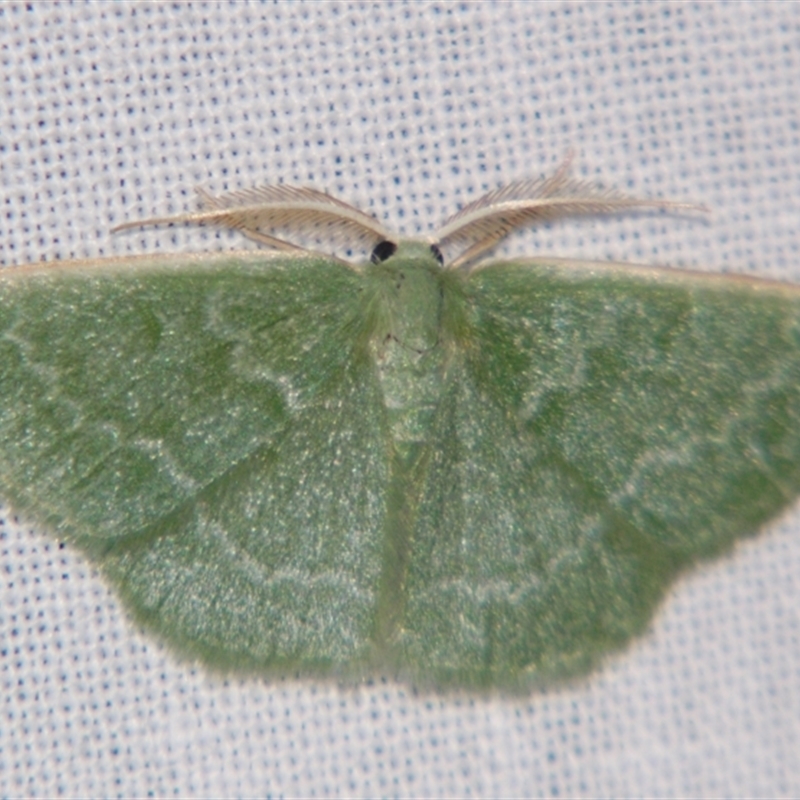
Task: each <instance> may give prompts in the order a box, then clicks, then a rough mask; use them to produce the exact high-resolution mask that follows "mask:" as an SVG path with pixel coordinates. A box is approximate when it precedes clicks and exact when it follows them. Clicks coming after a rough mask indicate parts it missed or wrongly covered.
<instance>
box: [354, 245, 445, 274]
mask: <svg viewBox="0 0 800 800" xmlns="http://www.w3.org/2000/svg"><path fill="white" fill-rule="evenodd" d="M390 258H394V259H403V260H404V261H405V262H407V263H420V264H429V263H431V262H432V261H434V262H436V263H437V264H438V265H439V266H440V267H441V266H444V258H443V256H442V251H441V250H440V249H439V246H438V245H437V244H435V243H432V242H426V241H414V240H406V241H401V242H399V243H398V242H393V241H391V240H388V239H385V240H383V241H381V242H378V244H376V245H375V247H373V248H372V255H371V256H370V261H371V262H372V263H373V264H382V263H383V262H384V261H388V260H389V259H390Z"/></svg>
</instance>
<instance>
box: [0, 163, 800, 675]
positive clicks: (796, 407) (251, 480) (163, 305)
mask: <svg viewBox="0 0 800 800" xmlns="http://www.w3.org/2000/svg"><path fill="white" fill-rule="evenodd" d="M203 202H204V206H205V208H204V210H203V211H201V212H199V213H197V214H190V215H186V216H183V217H177V218H175V219H174V220H161V219H156V220H147V221H145V223H134V224H146V223H154V222H156V223H157V222H164V221H179V222H180V221H190V222H192V221H194V222H200V223H213V224H218V225H224V226H228V227H231V228H236V229H239V230H241V231H242V232H243V233H244V234H245V235H246V236H249V237H251V238H253V239H255V240H257V241H259V242H261V243H264V244H267V245H270V246H271V247H272V248H273V252H272V253H266V254H265V253H264V252H258V251H256V252H252V251H251V252H231V253H219V254H203V255H192V256H182V255H176V256H169V257H159V256H144V257H138V258H130V259H128V258H124V259H108V260H99V261H77V262H68V263H59V264H49V265H38V264H37V265H29V266H23V267H16V268H10V269H6V270H3V271H2V272H0V495H1V496H2V497H3V498H4V499H6V500H7V501H8V502H10V503H11V505H12V506H13V508H14V509H15V510H16V511H18V512H20V513H22V514H24V515H25V516H27V517H28V518H30V519H32V520H34V521H36V522H37V523H38V524H40V525H42V526H44V527H45V528H47V529H49V530H50V531H52V533H53V534H55V535H56V536H58V537H59V538H62V539H65V540H67V541H70V542H73V543H74V544H76V545H77V546H79V547H80V548H82V549H83V550H84V551H85V552H86V553H87V554H88V555H89V556H90V557H91V559H93V561H94V562H95V563H96V564H97V565H98V566H99V567H100V569H101V570H102V571H103V573H104V574H105V575H106V576H107V577H108V579H109V580H110V581H111V582H112V583H113V584H114V585H115V586H116V587H117V589H118V591H119V593H120V595H121V596H122V598H123V599H124V602H125V604H126V606H127V607H128V608H129V609H130V610H131V611H132V612H133V613H134V615H135V617H136V618H137V619H138V620H139V621H141V622H142V623H143V624H144V625H145V626H146V627H148V628H150V629H152V630H153V631H155V632H156V633H157V634H159V635H160V636H161V637H162V638H163V639H164V640H165V641H167V642H168V643H170V644H172V645H173V646H175V647H177V648H178V649H179V650H180V651H182V652H183V653H185V654H188V655H190V656H192V657H197V658H200V659H201V660H202V661H204V662H205V663H207V664H209V665H212V666H216V667H220V668H223V669H240V670H254V671H259V670H261V671H269V672H271V673H276V672H277V673H287V672H288V673H291V674H294V673H311V674H321V675H334V676H344V677H349V678H358V677H361V676H366V675H374V674H376V673H385V672H391V673H392V674H395V673H396V674H399V675H401V676H406V677H408V678H410V679H412V680H416V681H420V682H423V683H427V684H432V685H437V686H444V687H451V686H455V687H459V686H460V687H487V686H488V687H506V688H512V689H523V690H524V689H525V688H527V687H530V686H531V685H533V684H535V683H541V682H544V681H552V680H556V679H561V678H564V677H566V676H571V675H576V674H580V673H583V672H585V671H587V670H588V669H589V668H591V667H592V666H593V665H594V664H595V663H596V662H597V661H598V659H599V658H600V657H601V656H603V655H604V654H605V653H607V652H609V651H611V650H614V649H616V648H619V647H621V646H622V645H624V644H625V643H626V642H628V641H629V640H630V639H631V637H632V636H634V635H636V634H638V633H640V632H642V631H643V630H644V629H645V628H646V626H647V624H648V621H649V620H650V618H651V615H652V613H653V610H654V608H655V607H656V605H657V603H658V602H659V600H660V598H661V597H662V596H663V594H664V592H665V589H666V588H667V587H668V585H669V583H670V581H671V580H672V579H673V578H674V577H675V575H676V574H677V573H679V572H680V571H681V570H682V569H684V568H685V567H687V566H688V565H690V564H692V563H694V562H695V561H697V560H698V559H699V558H704V557H708V556H712V555H715V554H718V553H720V552H723V551H724V550H726V549H727V548H729V547H730V546H731V545H732V543H733V542H734V541H735V539H736V538H737V537H739V536H743V535H747V534H752V533H754V532H755V531H756V530H757V529H758V527H759V526H760V525H761V524H762V523H763V522H765V521H766V520H768V519H769V518H770V517H772V516H773V515H775V514H776V513H777V512H778V511H780V510H781V509H782V508H784V507H785V506H786V505H787V504H789V503H790V502H792V500H793V499H794V498H795V497H796V496H797V495H798V493H800V291H798V288H797V287H794V286H787V285H783V284H779V283H770V282H767V281H759V280H755V279H747V278H738V279H732V278H729V277H721V276H715V275H701V274H692V273H689V272H679V271H667V270H662V269H652V268H644V267H634V266H626V265H623V264H611V263H586V262H575V261H563V260H558V259H550V258H540V259H528V260H522V261H519V260H516V261H513V260H506V261H494V262H479V261H478V259H479V258H480V257H481V256H482V255H483V254H484V253H485V252H486V251H487V250H489V249H490V248H491V247H492V246H494V245H495V244H496V243H497V242H498V241H500V240H501V239H502V238H503V237H504V236H505V235H506V234H508V233H509V232H510V231H511V230H513V229H514V228H516V227H518V226H520V225H523V224H528V223H532V222H536V221H541V220H543V219H552V218H554V217H557V216H560V215H563V214H574V213H595V212H609V211H617V210H620V209H625V208H631V207H636V206H641V205H651V206H664V205H669V204H664V203H657V202H655V203H647V202H641V201H636V200H632V199H628V198H625V197H622V196H618V195H615V194H611V193H605V192H601V191H599V190H597V189H594V188H592V187H590V186H587V185H585V184H581V183H579V182H576V181H573V180H570V179H568V178H567V177H566V175H565V170H564V169H562V170H560V171H559V172H558V173H557V174H556V175H555V176H553V177H551V178H548V179H545V180H540V181H532V182H531V181H525V182H520V183H516V184H512V185H511V186H509V187H506V188H505V189H501V190H497V191H494V192H490V193H489V194H488V195H486V196H485V197H483V198H481V199H480V200H478V201H476V202H474V203H471V204H470V205H468V206H466V207H465V208H464V209H462V211H460V212H459V213H458V214H456V215H455V217H453V218H452V219H451V220H449V221H448V222H447V223H445V225H444V226H443V227H442V228H441V230H440V231H439V232H438V233H437V234H436V235H435V236H434V237H432V238H431V239H430V240H426V241H397V240H396V238H395V237H393V236H392V234H391V233H389V232H388V231H385V230H384V229H383V227H382V225H380V223H379V222H377V221H376V220H375V219H374V218H372V217H371V216H368V215H367V214H364V213H362V212H360V211H358V210H357V209H355V208H352V207H351V206H349V205H347V204H345V203H342V202H340V201H338V200H335V199H333V198H331V197H329V196H328V195H326V194H322V193H321V192H317V191H312V190H309V189H299V188H294V187H286V186H273V187H265V188H260V189H254V190H251V191H244V192H233V193H230V194H226V195H223V196H221V197H211V196H210V195H206V194H204V195H203ZM672 207H675V206H674V205H673V206H672ZM122 227H131V226H130V225H126V226H122ZM286 229H288V230H290V231H291V232H292V235H293V237H294V240H298V238H300V239H302V238H303V237H305V238H306V239H308V238H310V239H312V240H315V241H325V242H327V243H329V244H331V243H332V244H334V245H337V244H341V243H342V242H347V243H350V244H352V245H353V246H358V247H364V248H366V249H367V250H371V251H372V260H371V262H370V263H365V264H352V263H349V262H346V261H341V260H339V259H337V258H334V257H332V256H326V255H320V254H319V253H315V252H311V251H309V250H307V249H302V248H300V247H299V246H298V245H296V244H291V243H290V242H289V241H287V240H286V239H284V238H279V237H278V236H276V235H275V232H276V231H280V230H286Z"/></svg>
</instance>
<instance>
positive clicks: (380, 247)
mask: <svg viewBox="0 0 800 800" xmlns="http://www.w3.org/2000/svg"><path fill="white" fill-rule="evenodd" d="M396 250H397V245H396V244H395V243H394V242H386V241H384V242H378V244H376V245H375V247H374V248H373V250H372V255H371V256H370V258H369V260H370V261H371V262H372V263H373V264H380V263H381V262H382V261H386V259H387V258H390V257H391V256H393V255H394V254H395V251H396Z"/></svg>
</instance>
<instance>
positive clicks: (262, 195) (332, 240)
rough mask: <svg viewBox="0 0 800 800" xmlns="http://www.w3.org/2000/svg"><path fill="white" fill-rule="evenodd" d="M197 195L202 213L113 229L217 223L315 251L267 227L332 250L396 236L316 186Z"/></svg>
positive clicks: (278, 245) (272, 243)
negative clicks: (324, 245) (317, 242)
mask: <svg viewBox="0 0 800 800" xmlns="http://www.w3.org/2000/svg"><path fill="white" fill-rule="evenodd" d="M197 193H198V194H199V196H200V200H201V203H202V206H203V208H202V210H201V211H197V212H194V213H191V214H179V215H177V216H174V217H152V218H150V219H144V220H138V221H135V222H125V223H123V224H122V225H117V226H116V227H115V228H113V229H112V233H116V232H118V231H123V230H128V229H130V228H138V227H141V226H144V225H174V224H180V223H191V224H199V225H218V226H220V227H224V228H231V229H234V230H238V231H240V232H241V233H243V234H244V235H245V236H247V237H248V238H249V239H252V240H253V241H256V242H258V243H259V244H265V245H268V246H269V247H273V248H275V249H277V250H284V251H289V252H294V253H303V254H308V253H309V252H312V251H309V250H308V249H306V248H303V247H300V246H299V245H296V244H293V243H292V242H289V241H286V240H285V239H282V238H278V237H276V236H273V235H271V234H269V233H266V232H264V231H263V230H262V228H266V229H268V230H279V229H283V230H286V231H288V232H290V233H291V234H292V236H298V237H301V238H314V239H315V240H317V241H324V242H326V243H327V244H328V245H330V246H331V247H332V248H333V249H335V248H336V247H339V246H345V247H347V248H352V247H354V246H363V247H364V249H366V250H368V251H371V250H372V249H373V248H374V247H375V245H376V244H378V242H382V241H386V240H392V241H394V240H395V239H396V237H394V236H392V235H391V234H390V233H389V232H388V231H387V230H386V229H385V228H384V227H383V226H382V225H381V224H380V223H379V222H378V220H376V219H375V218H374V217H371V216H370V215H369V214H365V213H364V212H363V211H359V210H358V209H357V208H355V207H354V206H351V205H349V204H348V203H345V202H343V201H341V200H337V199H336V198H335V197H331V196H330V195H328V194H325V193H324V192H318V191H317V190H315V189H304V188H302V187H298V186H260V187H256V188H254V189H244V190H241V191H234V192H228V193H226V194H223V195H220V196H219V197H214V196H213V195H211V194H209V193H208V192H206V191H205V190H203V189H197Z"/></svg>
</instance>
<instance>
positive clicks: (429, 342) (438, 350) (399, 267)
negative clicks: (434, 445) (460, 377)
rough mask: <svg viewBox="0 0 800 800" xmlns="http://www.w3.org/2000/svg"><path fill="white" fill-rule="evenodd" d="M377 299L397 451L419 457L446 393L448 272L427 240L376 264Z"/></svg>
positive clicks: (379, 345)
mask: <svg viewBox="0 0 800 800" xmlns="http://www.w3.org/2000/svg"><path fill="white" fill-rule="evenodd" d="M369 275H370V282H371V292H370V295H371V302H372V303H373V304H374V306H373V309H374V313H373V319H374V321H375V322H374V325H373V327H372V335H371V338H370V349H371V353H372V357H373V359H374V363H375V366H376V369H377V373H378V377H379V380H380V383H381V387H382V389H383V395H384V403H385V406H386V409H387V412H388V416H389V423H390V426H391V431H392V438H393V439H394V442H395V446H396V448H397V452H398V454H399V456H400V457H401V459H403V460H406V459H413V458H414V457H415V452H416V451H417V450H418V448H419V446H420V445H421V444H422V443H424V442H425V441H426V439H427V437H428V433H429V429H430V425H431V422H432V419H433V414H434V412H435V409H436V403H437V400H438V398H439V397H440V396H441V386H442V380H443V374H444V370H445V367H446V358H447V348H445V347H444V346H443V342H442V336H443V331H442V311H443V307H444V295H445V291H446V285H447V279H446V274H445V272H444V270H443V269H442V267H441V266H440V265H439V263H438V261H437V260H436V259H435V257H434V256H433V254H432V253H431V250H430V247H429V246H428V245H427V244H424V243H417V242H407V243H402V244H401V245H400V246H399V247H398V250H397V252H396V253H395V254H394V255H393V256H392V257H391V258H389V259H387V260H386V261H385V262H383V263H381V264H377V265H375V266H372V267H370V270H369Z"/></svg>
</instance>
